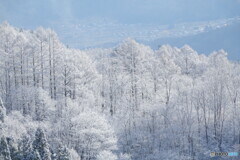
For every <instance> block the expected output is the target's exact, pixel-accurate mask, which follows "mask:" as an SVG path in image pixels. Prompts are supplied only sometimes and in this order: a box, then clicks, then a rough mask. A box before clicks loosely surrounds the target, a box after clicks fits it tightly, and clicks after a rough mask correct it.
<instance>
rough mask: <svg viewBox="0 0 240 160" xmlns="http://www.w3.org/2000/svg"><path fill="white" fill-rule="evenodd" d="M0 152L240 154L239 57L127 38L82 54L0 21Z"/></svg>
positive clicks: (135, 158)
mask: <svg viewBox="0 0 240 160" xmlns="http://www.w3.org/2000/svg"><path fill="white" fill-rule="evenodd" d="M0 57H1V58H0V138H1V145H0V159H1V158H2V159H3V158H4V160H6V159H7V160H9V159H10V160H63V159H64V160H159V159H164V160H168V159H169V160H174V159H176V160H187V159H196V160H208V159H210V157H209V153H210V152H211V151H239V150H240V148H239V146H240V145H239V143H240V116H239V114H240V64H239V63H238V62H233V61H229V60H228V58H227V53H226V52H225V51H224V50H219V51H214V52H213V53H210V54H209V55H203V54H198V53H197V52H196V51H195V50H194V49H192V48H191V47H190V46H188V45H185V46H183V47H182V48H177V47H172V46H170V45H162V46H161V47H160V48H159V49H157V50H152V49H151V48H150V47H148V46H145V45H143V44H140V43H138V42H136V41H135V40H133V39H130V38H129V39H127V40H125V41H123V42H122V43H121V44H119V45H117V46H116V47H115V48H109V49H90V50H86V51H81V50H77V49H71V48H68V47H66V46H65V45H63V44H62V43H61V42H60V41H59V39H58V36H57V34H56V33H55V32H54V31H53V30H51V29H44V28H42V27H39V28H37V29H36V30H23V29H19V28H14V27H12V26H11V25H9V24H8V23H3V24H0Z"/></svg>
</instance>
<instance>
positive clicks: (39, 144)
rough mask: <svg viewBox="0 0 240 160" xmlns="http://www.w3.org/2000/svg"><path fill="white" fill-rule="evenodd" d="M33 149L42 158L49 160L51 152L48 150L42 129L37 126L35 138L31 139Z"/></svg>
mask: <svg viewBox="0 0 240 160" xmlns="http://www.w3.org/2000/svg"><path fill="white" fill-rule="evenodd" d="M33 149H34V151H37V152H38V153H39V155H40V157H41V159H44V160H51V152H50V150H49V144H48V142H47V139H46V136H45V134H44V131H43V130H42V129H41V128H38V129H37V131H36V133H35V140H34V141H33Z"/></svg>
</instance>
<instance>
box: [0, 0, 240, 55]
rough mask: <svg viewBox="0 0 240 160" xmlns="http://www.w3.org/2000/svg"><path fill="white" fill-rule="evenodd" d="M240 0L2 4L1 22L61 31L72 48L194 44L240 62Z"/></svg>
mask: <svg viewBox="0 0 240 160" xmlns="http://www.w3.org/2000/svg"><path fill="white" fill-rule="evenodd" d="M239 17H240V0H41V1H40V0H0V22H2V21H8V22H9V23H10V24H11V25H14V26H16V27H22V28H25V29H34V28H36V27H38V26H43V27H50V28H53V29H55V30H56V32H57V33H58V35H59V37H60V39H61V40H62V41H63V42H64V43H65V44H67V45H69V46H70V47H75V48H81V49H86V48H93V47H112V46H114V45H116V44H117V43H119V42H120V41H122V40H123V39H125V38H127V37H132V38H135V39H136V40H138V41H140V42H142V43H145V44H148V45H150V46H151V47H152V48H153V49H156V48H157V47H158V46H160V45H162V44H166V43H168V44H170V45H174V46H177V47H181V46H182V45H184V44H189V45H191V46H192V47H193V49H195V50H197V51H198V52H200V53H206V54H208V53H209V52H211V51H213V50H218V49H221V48H223V49H225V50H226V51H227V52H228V53H229V58H230V59H232V60H240V18H239Z"/></svg>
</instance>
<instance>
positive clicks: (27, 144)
mask: <svg viewBox="0 0 240 160" xmlns="http://www.w3.org/2000/svg"><path fill="white" fill-rule="evenodd" d="M18 149H19V157H21V158H22V159H27V157H29V155H30V154H32V144H31V141H30V138H29V137H27V136H24V137H23V138H22V139H21V141H20V143H19V146H18Z"/></svg>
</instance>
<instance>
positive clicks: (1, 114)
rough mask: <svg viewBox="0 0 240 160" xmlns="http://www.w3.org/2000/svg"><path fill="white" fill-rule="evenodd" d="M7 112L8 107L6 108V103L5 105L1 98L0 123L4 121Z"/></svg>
mask: <svg viewBox="0 0 240 160" xmlns="http://www.w3.org/2000/svg"><path fill="white" fill-rule="evenodd" d="M5 114H6V109H5V107H4V105H3V102H2V99H1V98H0V123H1V122H2V123H3V122H4V117H5ZM0 129H1V128H0Z"/></svg>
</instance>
